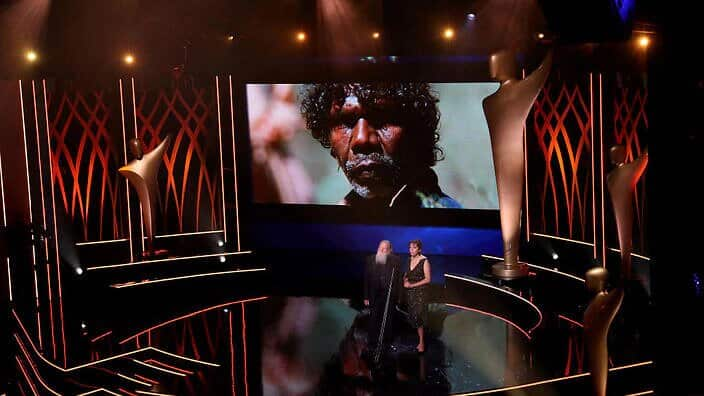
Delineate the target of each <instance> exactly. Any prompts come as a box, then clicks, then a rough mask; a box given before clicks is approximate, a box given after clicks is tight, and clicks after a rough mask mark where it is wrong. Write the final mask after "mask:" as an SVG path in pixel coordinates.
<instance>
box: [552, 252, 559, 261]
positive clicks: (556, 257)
mask: <svg viewBox="0 0 704 396" xmlns="http://www.w3.org/2000/svg"><path fill="white" fill-rule="evenodd" d="M559 258H560V256H558V255H557V253H555V252H552V259H553V260H557V259H559Z"/></svg>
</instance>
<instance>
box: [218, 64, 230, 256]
mask: <svg viewBox="0 0 704 396" xmlns="http://www.w3.org/2000/svg"><path fill="white" fill-rule="evenodd" d="M215 98H216V100H217V107H218V150H219V151H220V187H221V189H222V226H223V228H225V243H227V226H226V224H227V220H226V217H225V174H224V173H225V168H224V165H223V162H222V121H221V119H220V78H219V77H218V76H215Z"/></svg>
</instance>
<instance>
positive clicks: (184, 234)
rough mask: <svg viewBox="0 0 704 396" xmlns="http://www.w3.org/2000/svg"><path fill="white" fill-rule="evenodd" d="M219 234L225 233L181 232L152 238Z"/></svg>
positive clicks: (214, 231)
mask: <svg viewBox="0 0 704 396" xmlns="http://www.w3.org/2000/svg"><path fill="white" fill-rule="evenodd" d="M219 232H225V231H224V230H212V231H196V232H182V233H180V234H164V235H154V238H171V237H180V236H186V235H203V234H217V233H219ZM144 239H147V237H144Z"/></svg>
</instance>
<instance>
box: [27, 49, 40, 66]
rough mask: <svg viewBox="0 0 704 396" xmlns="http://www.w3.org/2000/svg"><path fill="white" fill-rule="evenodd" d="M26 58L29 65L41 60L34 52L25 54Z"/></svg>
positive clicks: (30, 51)
mask: <svg viewBox="0 0 704 396" xmlns="http://www.w3.org/2000/svg"><path fill="white" fill-rule="evenodd" d="M24 57H25V59H27V62H29V63H34V62H36V61H37V59H39V55H37V53H36V52H35V51H33V50H29V51H27V52H25V54H24Z"/></svg>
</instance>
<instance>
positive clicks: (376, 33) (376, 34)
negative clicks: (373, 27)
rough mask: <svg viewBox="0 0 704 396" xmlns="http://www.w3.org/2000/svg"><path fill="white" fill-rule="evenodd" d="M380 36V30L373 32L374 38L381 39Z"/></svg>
mask: <svg viewBox="0 0 704 396" xmlns="http://www.w3.org/2000/svg"><path fill="white" fill-rule="evenodd" d="M379 37H381V34H379V32H374V33H372V38H373V39H374V40H377V39H379Z"/></svg>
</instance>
